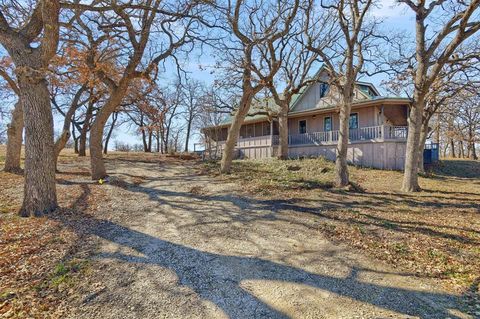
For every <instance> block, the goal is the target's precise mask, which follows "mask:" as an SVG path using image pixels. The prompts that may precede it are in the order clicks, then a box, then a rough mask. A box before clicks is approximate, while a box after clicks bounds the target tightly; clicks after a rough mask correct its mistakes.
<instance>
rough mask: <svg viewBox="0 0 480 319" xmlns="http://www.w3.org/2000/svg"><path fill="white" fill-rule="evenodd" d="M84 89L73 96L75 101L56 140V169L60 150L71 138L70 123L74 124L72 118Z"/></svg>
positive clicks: (66, 114)
mask: <svg viewBox="0 0 480 319" xmlns="http://www.w3.org/2000/svg"><path fill="white" fill-rule="evenodd" d="M84 90H85V88H84V87H82V88H81V89H80V90H79V91H78V92H77V94H75V97H74V98H73V101H72V103H71V105H70V107H69V108H68V111H67V113H65V119H64V121H63V129H62V133H61V134H60V136H59V137H58V139H57V141H56V142H55V147H54V148H55V170H56V169H57V163H58V156H59V155H60V152H61V151H62V150H63V149H64V148H65V145H66V144H67V142H68V140H69V139H70V124H72V118H73V116H74V115H75V112H76V111H77V108H78V103H79V101H80V97H81V96H82V93H83V91H84Z"/></svg>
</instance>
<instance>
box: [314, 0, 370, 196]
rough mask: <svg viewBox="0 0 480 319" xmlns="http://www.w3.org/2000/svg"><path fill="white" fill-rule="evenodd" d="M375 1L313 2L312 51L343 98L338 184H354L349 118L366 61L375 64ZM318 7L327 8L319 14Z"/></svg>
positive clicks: (341, 104)
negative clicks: (349, 163)
mask: <svg viewBox="0 0 480 319" xmlns="http://www.w3.org/2000/svg"><path fill="white" fill-rule="evenodd" d="M373 5H374V2H373V0H365V1H362V0H346V1H343V0H342V1H321V2H320V4H318V3H317V2H315V1H313V0H311V1H310V3H309V8H308V11H307V12H308V15H309V19H308V23H307V24H306V26H305V33H306V34H307V37H308V45H307V47H308V49H309V50H311V51H313V52H315V53H317V54H318V55H319V56H320V58H321V59H322V62H323V63H324V65H325V66H326V68H325V69H326V70H327V72H328V74H329V79H328V81H329V83H330V84H331V85H332V86H333V87H334V88H335V93H337V94H338V96H339V109H340V127H339V137H338V144H337V155H336V161H335V184H336V186H337V187H343V186H346V185H348V184H349V183H350V179H349V174H348V166H347V150H348V139H349V119H350V112H351V109H352V103H353V98H354V91H355V83H356V81H357V79H358V76H359V75H360V74H361V73H362V72H364V67H365V62H366V60H367V59H370V60H369V62H373V59H374V57H372V56H371V54H372V53H371V51H374V49H375V47H376V40H377V35H376V29H377V25H378V21H376V20H375V19H369V18H368V17H369V12H371V10H372V9H373ZM317 7H320V8H322V9H323V11H321V12H320V14H317V11H318V10H317V9H316V8H317Z"/></svg>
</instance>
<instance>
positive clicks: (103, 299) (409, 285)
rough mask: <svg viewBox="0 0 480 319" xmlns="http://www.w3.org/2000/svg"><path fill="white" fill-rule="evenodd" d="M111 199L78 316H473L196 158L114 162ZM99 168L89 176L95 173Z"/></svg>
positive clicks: (98, 225) (95, 225)
mask: <svg viewBox="0 0 480 319" xmlns="http://www.w3.org/2000/svg"><path fill="white" fill-rule="evenodd" d="M109 169H110V171H111V172H113V174H112V175H113V176H114V179H116V180H117V179H121V180H123V181H125V182H123V183H113V184H109V185H105V188H106V190H107V195H108V197H109V198H110V199H111V201H110V202H109V203H106V204H105V207H103V208H102V209H100V212H99V214H98V216H97V219H94V220H93V221H92V222H91V226H90V228H89V229H90V230H89V231H90V233H91V234H92V235H94V238H97V240H98V241H99V249H98V252H97V253H96V254H95V255H94V256H93V262H92V265H91V267H92V271H91V273H90V276H88V280H87V281H85V282H84V283H82V288H81V289H80V291H81V297H79V298H77V299H78V300H75V304H76V309H75V311H74V312H73V313H72V315H71V317H72V318H229V317H230V318H390V317H392V318H412V317H421V318H447V317H450V318H464V317H466V318H468V316H464V315H462V314H460V313H459V311H458V310H456V308H457V307H456V301H457V300H456V297H455V296H452V295H449V294H447V293H445V292H442V291H441V290H439V289H435V288H434V287H435V284H434V283H433V282H427V281H426V280H425V279H421V280H420V279H418V278H415V277H413V276H410V275H408V274H399V273H396V272H395V271H392V270H391V269H389V268H388V267H386V266H384V265H382V264H380V263H379V262H377V261H374V260H370V259H368V258H366V257H364V256H361V255H360V254H358V253H356V252H355V251H352V250H351V249H348V248H346V247H344V246H342V245H338V244H335V243H332V242H330V241H328V240H326V239H325V238H324V237H323V236H322V234H321V233H320V232H319V231H318V230H317V227H316V224H318V223H319V222H321V220H320V219H319V218H318V217H316V216H314V215H312V214H302V213H301V212H299V210H297V211H296V212H294V211H292V210H289V209H287V208H286V207H283V206H278V205H276V203H275V202H273V201H272V202H268V201H258V200H253V199H249V198H246V197H242V196H240V195H236V194H238V192H236V190H235V186H234V185H231V184H224V183H222V182H219V181H215V180H213V179H211V178H210V177H208V176H202V175H198V174H197V173H196V170H195V164H194V162H174V161H172V162H167V163H161V164H158V163H139V162H135V163H132V162H128V161H121V160H117V161H115V162H113V161H112V162H110V163H109ZM86 178H87V177H86Z"/></svg>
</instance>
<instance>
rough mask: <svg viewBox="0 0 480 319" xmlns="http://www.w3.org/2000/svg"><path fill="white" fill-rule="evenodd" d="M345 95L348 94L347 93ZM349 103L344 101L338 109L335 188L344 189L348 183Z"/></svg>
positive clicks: (350, 106) (350, 107) (350, 105)
mask: <svg viewBox="0 0 480 319" xmlns="http://www.w3.org/2000/svg"><path fill="white" fill-rule="evenodd" d="M347 94H349V93H348V92H347ZM351 109H352V104H351V102H349V101H348V100H347V101H344V104H343V106H342V107H341V108H340V127H339V130H338V143H337V154H336V160H335V186H336V187H345V186H347V185H348V184H349V183H350V179H349V174H348V165H347V152H348V138H349V131H350V130H349V120H350V111H351Z"/></svg>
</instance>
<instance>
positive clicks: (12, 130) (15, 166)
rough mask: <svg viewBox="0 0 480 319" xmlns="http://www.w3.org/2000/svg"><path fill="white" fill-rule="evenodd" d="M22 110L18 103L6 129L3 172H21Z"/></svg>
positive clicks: (20, 104)
mask: <svg viewBox="0 0 480 319" xmlns="http://www.w3.org/2000/svg"><path fill="white" fill-rule="evenodd" d="M22 133H23V109H22V103H20V101H18V102H17V103H16V104H15V108H14V109H13V112H12V122H11V123H10V124H9V125H8V129H7V151H6V154H5V168H4V171H5V172H10V173H18V172H20V171H21V170H22V168H21V166H20V156H21V153H22Z"/></svg>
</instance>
